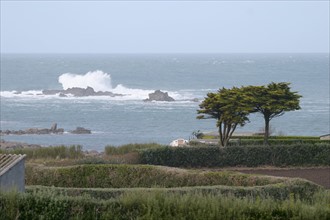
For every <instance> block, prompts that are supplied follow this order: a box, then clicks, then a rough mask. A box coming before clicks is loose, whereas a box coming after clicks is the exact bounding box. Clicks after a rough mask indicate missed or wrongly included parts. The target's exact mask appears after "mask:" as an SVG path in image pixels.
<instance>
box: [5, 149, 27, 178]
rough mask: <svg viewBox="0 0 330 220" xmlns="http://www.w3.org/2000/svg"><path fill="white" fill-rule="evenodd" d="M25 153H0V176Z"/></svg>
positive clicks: (23, 156)
mask: <svg viewBox="0 0 330 220" xmlns="http://www.w3.org/2000/svg"><path fill="white" fill-rule="evenodd" d="M25 156H26V155H25V154H23V155H22V154H0V176H1V175H2V174H4V173H6V172H7V171H8V170H9V169H10V168H12V167H13V166H15V165H16V164H17V163H18V162H20V161H21V160H22V159H24V158H25Z"/></svg>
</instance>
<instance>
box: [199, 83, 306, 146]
mask: <svg viewBox="0 0 330 220" xmlns="http://www.w3.org/2000/svg"><path fill="white" fill-rule="evenodd" d="M289 85H290V83H286V82H280V83H274V82H272V83H270V84H268V85H267V86H246V87H240V88H237V87H233V88H231V89H226V88H222V89H219V90H218V92H217V93H208V94H207V97H206V98H205V99H204V100H203V102H202V103H201V104H200V105H199V107H200V109H199V110H198V111H197V113H198V114H199V115H198V116H197V118H198V119H210V118H213V119H216V120H217V124H216V125H217V127H218V129H219V137H220V146H227V144H228V142H229V139H230V138H231V136H232V134H233V133H234V131H235V129H236V128H237V126H244V125H245V124H246V123H247V122H249V118H248V115H249V114H250V113H256V112H259V113H261V114H262V115H263V116H264V120H265V137H264V142H265V144H267V143H268V137H269V123H270V120H271V119H273V118H275V117H279V116H281V115H283V114H284V113H285V112H286V111H293V110H298V109H300V106H299V98H300V97H301V96H300V95H299V94H298V93H297V92H292V91H290V87H289Z"/></svg>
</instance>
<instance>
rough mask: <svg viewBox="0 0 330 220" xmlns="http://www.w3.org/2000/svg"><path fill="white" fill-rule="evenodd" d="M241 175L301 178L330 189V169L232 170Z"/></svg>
mask: <svg viewBox="0 0 330 220" xmlns="http://www.w3.org/2000/svg"><path fill="white" fill-rule="evenodd" d="M232 170H235V171H238V172H241V173H249V174H263V175H270V176H282V177H299V178H304V179H307V180H310V181H312V182H314V183H317V184H319V185H321V186H324V187H325V188H326V189H330V167H320V168H318V167H313V168H285V169H284V168H283V169H280V168H256V169H252V168H244V169H232Z"/></svg>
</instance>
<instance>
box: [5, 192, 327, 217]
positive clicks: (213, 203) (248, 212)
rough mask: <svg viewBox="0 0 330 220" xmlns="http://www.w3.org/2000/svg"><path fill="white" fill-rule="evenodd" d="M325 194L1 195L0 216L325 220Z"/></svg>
mask: <svg viewBox="0 0 330 220" xmlns="http://www.w3.org/2000/svg"><path fill="white" fill-rule="evenodd" d="M329 199H330V195H329V193H322V194H316V195H314V196H313V197H312V198H311V199H310V201H305V200H301V199H294V198H289V199H287V200H284V201H282V200H274V199H271V198H266V199H260V198H258V197H257V198H250V197H246V198H236V197H234V196H217V195H212V194H206V195H204V194H195V193H187V194H184V195H178V194H170V195H169V194H168V193H162V192H140V193H127V194H126V193H125V194H124V195H122V196H120V197H119V198H116V199H110V200H99V199H93V198H90V197H87V196H83V197H70V196H56V195H54V194H52V193H44V192H43V193H33V194H30V193H25V194H16V193H1V192H0V219H6V220H7V219H8V220H12V219H13V220H14V219H52V220H62V219H68V220H70V219H118V220H121V219H123V220H124V219H125V220H126V219H146V220H147V219H190V220H194V219H224V220H226V219H302V220H304V219H305V220H307V219H320V220H322V219H324V220H326V219H329V218H330V206H329Z"/></svg>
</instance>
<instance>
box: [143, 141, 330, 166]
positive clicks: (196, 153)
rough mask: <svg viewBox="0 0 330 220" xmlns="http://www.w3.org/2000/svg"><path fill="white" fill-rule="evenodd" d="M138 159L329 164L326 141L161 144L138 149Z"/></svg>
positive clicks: (183, 162) (176, 162) (219, 163)
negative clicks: (192, 145)
mask: <svg viewBox="0 0 330 220" xmlns="http://www.w3.org/2000/svg"><path fill="white" fill-rule="evenodd" d="M140 162H141V163H142V164H154V165H164V166H172V167H230V166H247V167H256V166H264V165H269V166H329V165H330V144H299V145H298V144H295V145H283V146H230V147H226V148H220V147H217V146H202V147H181V148H174V147H164V148H159V149H149V150H142V151H140Z"/></svg>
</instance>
